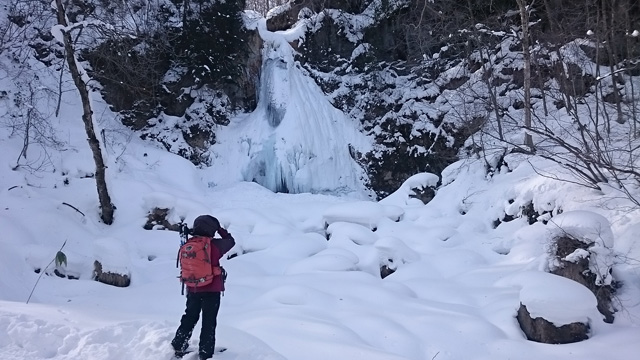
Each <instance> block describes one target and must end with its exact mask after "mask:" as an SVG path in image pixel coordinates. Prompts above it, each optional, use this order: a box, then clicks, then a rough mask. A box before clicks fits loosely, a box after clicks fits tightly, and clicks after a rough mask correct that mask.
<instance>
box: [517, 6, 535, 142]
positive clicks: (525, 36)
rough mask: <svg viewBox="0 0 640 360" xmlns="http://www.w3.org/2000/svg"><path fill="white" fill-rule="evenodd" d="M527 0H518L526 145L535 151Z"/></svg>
mask: <svg viewBox="0 0 640 360" xmlns="http://www.w3.org/2000/svg"><path fill="white" fill-rule="evenodd" d="M525 1H526V0H517V2H518V6H519V7H520V19H521V21H522V53H523V56H524V128H525V135H524V145H525V146H527V147H528V148H529V150H531V151H533V150H534V149H533V139H532V138H531V133H529V132H528V131H527V130H528V129H530V128H531V50H530V49H529V13H528V9H527V4H525Z"/></svg>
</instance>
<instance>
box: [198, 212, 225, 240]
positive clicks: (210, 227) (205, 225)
mask: <svg viewBox="0 0 640 360" xmlns="http://www.w3.org/2000/svg"><path fill="white" fill-rule="evenodd" d="M218 229H220V222H219V221H218V219H216V218H214V217H213V216H211V215H200V216H198V217H197V218H196V219H195V220H194V221H193V230H192V234H193V235H200V236H208V237H213V236H214V235H215V234H216V231H218Z"/></svg>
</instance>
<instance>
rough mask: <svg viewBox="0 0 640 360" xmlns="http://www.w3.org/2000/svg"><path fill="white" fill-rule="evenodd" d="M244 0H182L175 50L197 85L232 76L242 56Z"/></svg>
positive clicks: (237, 71) (235, 73)
mask: <svg viewBox="0 0 640 360" xmlns="http://www.w3.org/2000/svg"><path fill="white" fill-rule="evenodd" d="M244 6H245V2H244V0H237V1H231V0H230V1H221V0H183V2H182V9H181V10H182V14H183V28H182V36H181V37H180V40H179V43H178V44H177V49H178V53H179V58H178V60H179V63H181V64H183V65H186V66H187V67H188V68H189V69H190V70H191V72H192V74H193V76H194V77H195V80H196V83H197V84H203V83H210V82H216V81H218V80H220V79H226V80H230V79H233V78H234V77H235V76H236V75H237V74H238V73H239V71H241V68H240V67H239V64H240V63H242V61H241V59H242V58H243V55H244V48H245V45H244V42H245V40H244V37H245V36H244V30H243V25H242V17H241V11H242V10H243V9H244Z"/></svg>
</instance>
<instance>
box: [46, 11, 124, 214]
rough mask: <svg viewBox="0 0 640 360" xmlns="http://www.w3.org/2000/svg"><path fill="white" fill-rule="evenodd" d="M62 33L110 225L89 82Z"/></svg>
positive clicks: (67, 35)
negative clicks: (88, 86) (86, 80)
mask: <svg viewBox="0 0 640 360" xmlns="http://www.w3.org/2000/svg"><path fill="white" fill-rule="evenodd" d="M56 6H57V10H58V24H59V25H62V26H64V27H67V26H69V25H68V24H67V19H66V14H65V10H64V7H63V6H62V0H56ZM62 34H63V38H64V49H65V53H66V58H67V63H68V64H69V70H70V71H71V77H72V78H73V82H74V83H75V85H76V88H78V92H79V93H80V99H81V100H82V111H83V112H82V121H83V122H84V129H85V131H86V132H87V141H88V142H89V147H90V148H91V152H92V153H93V161H94V162H95V164H96V174H95V179H96V186H97V188H98V199H99V201H100V210H101V211H100V217H101V218H102V221H103V222H104V223H105V224H108V225H110V224H111V223H113V212H114V206H113V204H112V203H111V197H110V196H109V192H108V190H107V181H106V179H105V173H106V166H105V165H104V160H103V158H102V150H101V149H100V142H99V140H98V138H97V136H96V133H95V130H94V128H93V110H92V109H91V101H90V98H89V91H88V90H87V84H86V83H85V81H84V79H83V78H82V74H80V70H79V68H78V64H77V63H76V56H75V49H74V48H73V42H72V39H71V34H70V33H69V32H67V31H64V30H63V31H62Z"/></svg>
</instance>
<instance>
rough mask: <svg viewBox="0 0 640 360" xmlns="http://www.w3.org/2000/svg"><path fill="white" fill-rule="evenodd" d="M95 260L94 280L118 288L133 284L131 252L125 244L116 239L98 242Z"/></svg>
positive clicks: (95, 245)
mask: <svg viewBox="0 0 640 360" xmlns="http://www.w3.org/2000/svg"><path fill="white" fill-rule="evenodd" d="M94 258H95V261H94V262H93V266H94V270H93V278H94V280H96V281H99V282H101V283H103V284H107V285H113V286H118V287H127V286H129V284H131V272H130V271H129V269H130V268H131V266H130V258H129V252H128V251H127V245H126V244H125V243H124V242H122V241H120V240H117V239H114V238H104V239H99V240H96V242H95V243H94Z"/></svg>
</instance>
